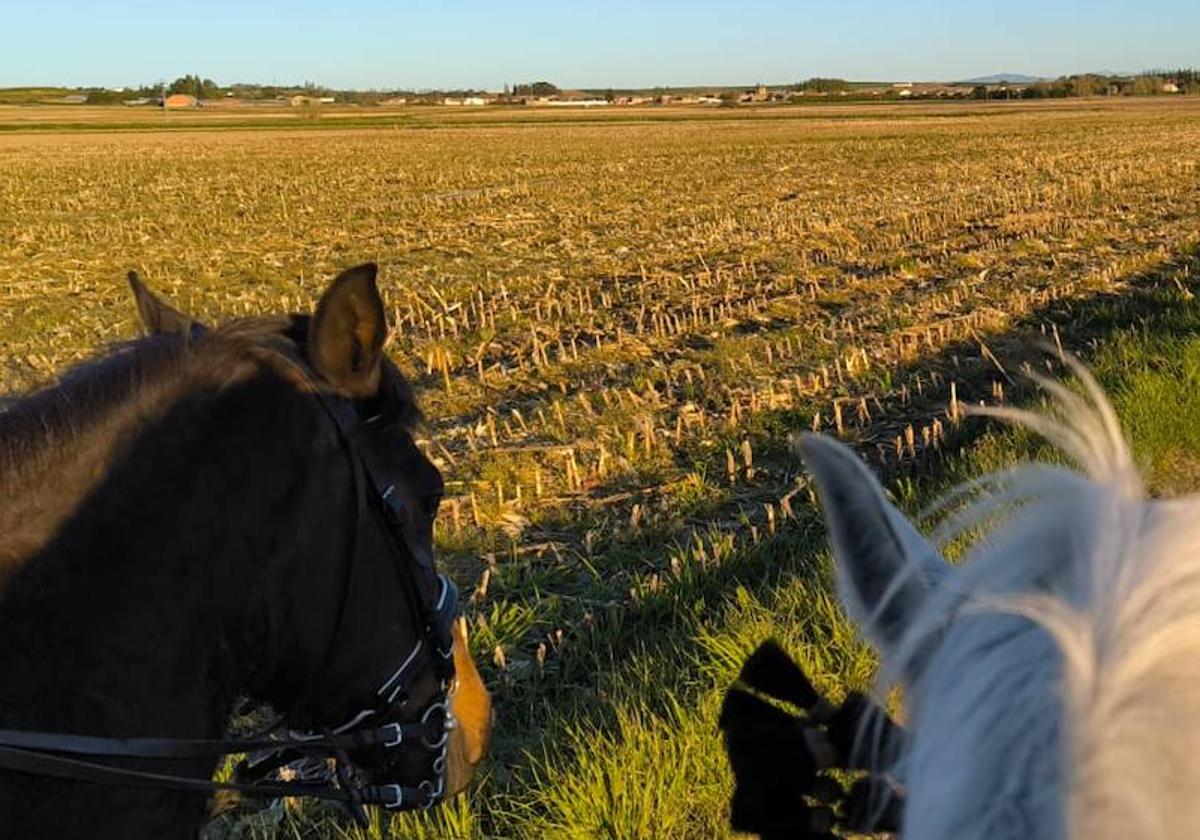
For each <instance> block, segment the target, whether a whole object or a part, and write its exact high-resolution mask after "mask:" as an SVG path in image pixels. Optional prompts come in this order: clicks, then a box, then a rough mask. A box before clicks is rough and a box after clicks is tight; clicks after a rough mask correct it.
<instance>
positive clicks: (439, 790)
mask: <svg viewBox="0 0 1200 840" xmlns="http://www.w3.org/2000/svg"><path fill="white" fill-rule="evenodd" d="M417 789H418V790H420V791H421V793H423V794H425V804H424V806H423V807H424V808H425V809H426V810H428V809H430V808H432V807H433V806H434V805H436V804H438V802H440V801H441V800H442V794H443V793H445V791H446V780H445V779H443V778H441V777H440V776H439V777H438V780H437V786H436V787H435V786H434V784H433V782H431V781H429V780H428V779H426V780H425V781H423V782H421V784H419V785H417Z"/></svg>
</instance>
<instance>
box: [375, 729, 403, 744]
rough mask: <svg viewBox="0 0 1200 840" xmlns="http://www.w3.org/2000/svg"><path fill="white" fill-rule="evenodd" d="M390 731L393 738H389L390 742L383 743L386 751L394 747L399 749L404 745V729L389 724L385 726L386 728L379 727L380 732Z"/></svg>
mask: <svg viewBox="0 0 1200 840" xmlns="http://www.w3.org/2000/svg"><path fill="white" fill-rule="evenodd" d="M389 730H390V731H391V733H392V736H391V738H389V739H388V740H386V741H384V742H383V748H384V749H391V748H392V747H398V746H400V744H402V743H403V742H404V727H402V726H401V725H400V724H398V723H388V724H385V725H384V726H381V727H379V731H380V732H387V731H389Z"/></svg>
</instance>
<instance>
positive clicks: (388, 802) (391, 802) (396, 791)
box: [377, 785, 404, 811]
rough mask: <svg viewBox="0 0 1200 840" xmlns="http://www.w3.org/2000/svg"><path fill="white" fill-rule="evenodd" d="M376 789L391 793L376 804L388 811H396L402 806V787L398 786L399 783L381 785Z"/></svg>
mask: <svg viewBox="0 0 1200 840" xmlns="http://www.w3.org/2000/svg"><path fill="white" fill-rule="evenodd" d="M377 790H380V791H386V792H388V793H390V794H391V797H389V798H387V799H383V800H381V801H380V802H378V803H377V804H379V805H381V806H382V807H384V808H386V809H387V810H389V811H398V810H400V809H401V808H403V807H404V788H402V787H400V785H382V786H380V787H378V788H377Z"/></svg>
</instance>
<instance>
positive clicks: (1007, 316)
mask: <svg viewBox="0 0 1200 840" xmlns="http://www.w3.org/2000/svg"><path fill="white" fill-rule="evenodd" d="M739 113H740V112H739ZM763 113H764V112H757V113H756V116H757V117H758V118H754V117H749V118H746V117H741V116H736V115H734V116H731V115H727V114H718V113H716V112H704V113H690V114H689V113H674V114H672V115H671V118H670V119H664V120H661V121H653V122H625V121H621V122H614V121H613V120H612V119H611V118H602V119H600V118H598V119H595V120H592V119H584V118H580V119H572V120H565V121H564V120H559V119H546V118H542V117H538V118H537V119H535V120H532V121H530V122H528V123H521V122H520V121H519V120H516V121H514V122H515V124H504V125H496V124H493V123H492V122H491V121H490V120H491V116H490V115H483V116H481V117H479V119H478V120H477V121H475V122H472V120H471V119H464V120H461V123H462V124H456V125H453V126H439V125H437V124H436V120H431V119H425V118H423V119H422V121H421V122H420V124H419V125H406V124H401V123H398V122H392V123H388V124H387V125H385V126H380V127H375V128H341V127H339V128H329V127H327V126H323V130H311V127H304V126H301V125H300V124H299V123H297V125H296V126H295V127H288V128H278V127H277V128H274V129H271V130H253V131H252V130H239V129H237V128H221V129H211V130H201V129H199V128H198V127H195V126H193V127H192V128H195V129H196V130H188V131H152V130H144V131H134V132H121V133H104V132H82V131H78V132H68V131H61V132H38V133H26V132H20V131H12V132H6V133H4V134H2V135H0V306H2V308H0V392H3V391H15V390H19V389H23V388H26V387H29V386H32V385H34V384H35V383H37V382H39V381H43V380H45V379H46V378H47V377H49V376H51V375H52V373H53V372H54V371H55V370H56V369H58V368H60V367H61V366H62V365H64V364H67V363H70V362H72V361H75V360H78V359H80V358H83V357H84V356H86V355H87V354H88V353H89V351H90V349H91V348H94V347H96V346H97V345H99V344H102V343H104V342H107V341H112V340H115V339H120V338H125V337H128V336H130V335H131V334H133V333H134V331H135V325H134V318H133V314H134V310H133V306H132V304H131V303H130V301H129V298H128V292H127V289H126V287H125V284H124V280H123V278H124V274H125V272H126V271H127V270H128V269H130V268H136V269H137V270H138V271H139V272H140V273H141V274H142V276H143V277H144V278H146V279H147V280H148V281H149V282H150V283H151V285H152V286H154V287H155V288H156V289H157V290H159V291H161V292H163V293H164V294H165V295H166V296H167V297H169V298H171V299H173V300H174V301H175V302H176V303H177V304H179V305H180V306H181V307H183V308H185V309H188V310H189V311H191V312H192V313H194V314H195V315H197V316H198V317H201V318H206V319H212V320H217V319H221V318H228V317H231V316H237V315H241V314H245V313H250V312H258V311H264V310H278V309H284V308H287V309H304V308H308V307H309V306H311V303H312V299H313V296H314V295H315V294H316V293H317V292H318V291H319V290H320V288H321V285H322V283H324V282H325V280H327V279H328V278H329V277H330V276H332V274H333V273H334V272H336V271H337V270H338V269H339V268H342V267H345V266H347V265H349V264H352V263H355V262H361V261H365V260H375V261H377V262H379V263H380V265H381V268H382V272H381V276H382V287H383V290H384V293H385V295H386V296H387V298H388V300H389V301H390V304H391V306H392V308H393V312H392V317H393V326H394V331H395V335H394V337H393V340H392V344H391V347H390V349H391V352H392V354H393V355H394V356H395V358H397V359H398V360H399V361H400V362H401V363H402V364H403V365H404V366H406V367H407V369H408V370H409V371H410V372H411V374H412V375H413V377H414V378H415V379H416V380H417V382H418V384H419V387H420V390H421V392H422V394H423V403H424V408H425V410H426V413H427V414H428V416H429V418H430V425H429V429H428V441H427V443H426V445H427V446H428V448H429V451H430V452H431V454H432V455H433V456H434V457H435V459H436V460H437V462H438V463H439V464H440V466H441V467H442V469H443V472H444V473H445V475H446V477H447V479H448V482H447V483H448V487H449V496H448V499H447V501H446V503H445V505H444V506H443V509H442V515H441V518H440V521H439V525H438V542H439V546H440V549H441V556H442V558H443V563H445V564H446V565H447V566H448V567H449V568H450V569H451V570H453V571H454V573H455V575H456V577H457V579H458V581H459V583H460V585H461V586H462V587H463V588H464V590H465V591H466V592H467V593H470V592H471V591H472V590H473V593H474V594H473V595H472V596H471V600H470V605H469V608H468V609H469V614H470V622H471V627H472V631H473V638H472V641H473V646H474V647H475V650H476V653H477V654H478V656H479V658H480V661H481V662H484V663H487V665H488V667H487V676H488V678H489V680H490V682H491V685H492V687H493V688H494V690H495V694H496V697H497V701H498V708H499V715H500V717H499V725H498V738H497V741H496V743H495V745H494V750H493V756H494V757H493V760H492V761H491V762H490V763H489V765H488V769H487V773H486V778H484V779H483V781H482V783H481V784H480V785H479V786H477V788H476V789H475V790H474V791H473V793H472V794H471V796H470V797H467V798H464V799H461V800H459V801H457V802H456V803H454V804H453V805H451V806H448V807H446V808H443V809H442V810H440V811H439V812H437V813H435V814H431V815H429V816H427V817H423V818H420V819H412V818H407V819H404V820H397V821H396V826H395V827H396V829H397V831H398V832H399V833H400V834H401V836H404V835H405V834H406V833H407V834H408V835H413V836H464V837H518V836H519V837H526V836H528V837H536V836H539V835H544V836H579V837H593V836H612V837H640V836H655V837H713V836H723V835H724V834H726V833H727V829H726V828H725V827H724V825H723V823H724V814H723V808H724V803H725V799H726V796H727V794H728V788H729V781H728V778H727V771H726V769H725V766H724V761H723V758H722V756H721V752H720V748H719V740H718V738H717V735H716V732H715V722H714V721H715V711H716V707H717V704H718V701H719V690H720V689H721V688H723V687H724V685H726V684H727V683H728V682H729V680H730V679H731V676H732V674H734V673H735V672H736V667H737V664H738V662H739V661H740V657H741V656H742V655H744V654H745V653H746V652H748V650H749V649H750V647H751V646H752V645H753V644H754V643H755V642H757V641H759V640H760V639H761V638H762V637H765V636H766V635H771V634H774V635H777V636H779V637H781V638H783V639H785V640H786V641H787V642H788V643H789V644H790V646H791V648H792V649H793V650H794V651H795V652H796V653H798V654H799V656H800V658H801V660H802V661H804V663H805V664H806V666H808V667H809V668H810V669H811V670H812V671H813V672H815V673H816V674H817V675H818V676H819V677H820V680H821V682H822V685H823V687H824V688H826V689H828V690H829V691H831V692H832V693H833V694H835V695H839V694H840V693H842V692H843V691H844V690H845V689H846V688H847V687H848V686H863V685H865V684H867V683H868V682H869V680H870V677H871V673H872V668H873V661H872V659H871V657H870V655H869V654H868V653H867V652H866V651H864V650H863V649H862V648H861V647H860V646H859V645H858V644H857V643H856V642H855V640H854V638H853V635H852V632H851V631H850V629H849V628H848V627H847V626H846V625H845V624H844V623H842V621H841V619H840V618H839V616H838V613H837V610H836V608H835V607H834V606H833V605H832V601H831V598H830V595H829V591H828V572H827V568H826V561H825V559H824V557H823V553H822V549H821V541H822V536H821V531H820V528H819V525H818V524H817V520H816V518H815V514H814V510H813V507H812V501H811V498H810V494H809V491H808V488H807V485H806V484H805V480H804V479H803V477H802V473H801V470H800V467H799V464H798V463H797V461H796V460H795V459H794V458H793V457H792V456H791V455H790V454H789V450H788V435H789V433H791V432H795V431H799V430H802V429H810V428H816V429H821V430H824V431H827V432H831V433H835V434H840V435H842V436H843V437H844V438H846V439H849V440H852V441H855V442H857V443H858V444H860V446H861V447H862V449H863V451H864V452H865V453H866V454H867V455H868V456H869V457H870V458H872V459H874V462H875V463H876V464H877V465H878V466H879V467H880V468H881V469H883V470H885V471H887V472H888V473H889V475H890V476H891V478H892V480H893V481H894V482H895V487H896V489H897V492H898V494H899V495H900V496H901V498H902V499H903V500H904V501H906V502H910V503H914V504H915V503H917V502H919V501H920V500H921V499H923V498H927V497H928V494H929V492H931V487H933V486H935V485H937V484H939V483H940V482H943V481H944V480H946V479H947V476H948V475H961V474H964V473H968V472H970V470H971V469H972V468H973V467H977V466H979V465H981V464H987V465H992V464H994V463H995V462H996V461H997V460H1003V458H1002V456H999V455H996V454H995V451H998V450H999V449H1003V447H1002V446H1001V445H1000V444H996V443H995V442H994V441H995V439H993V438H985V440H984V444H980V443H979V442H977V441H975V440H974V435H975V433H974V432H973V431H972V429H971V427H969V425H964V424H962V422H961V403H963V402H966V401H975V400H979V399H989V400H992V399H1012V398H1014V396H1016V395H1017V394H1016V392H1017V391H1019V390H1020V388H1019V383H1020V380H1019V371H1018V370H1017V367H1018V366H1019V365H1020V364H1022V363H1025V361H1026V360H1028V359H1030V358H1032V357H1031V356H1029V355H1028V354H1027V353H1025V352H1024V350H1023V348H1024V349H1027V346H1028V342H1029V340H1030V339H1031V338H1033V337H1039V338H1040V337H1043V336H1044V337H1045V340H1046V341H1048V342H1050V343H1051V344H1053V343H1054V342H1055V341H1057V342H1059V343H1061V344H1065V345H1067V347H1068V349H1070V348H1075V349H1077V350H1081V351H1083V352H1085V354H1086V353H1088V352H1089V351H1091V350H1094V349H1095V348H1096V347H1102V346H1106V344H1105V343H1106V342H1109V341H1111V340H1112V336H1113V335H1114V334H1116V333H1119V332H1120V331H1121V330H1122V329H1125V328H1127V327H1129V326H1130V325H1133V324H1136V323H1140V324H1142V326H1143V329H1145V328H1146V327H1145V325H1146V324H1152V323H1158V321H1157V320H1155V319H1161V318H1162V317H1164V315H1163V312H1164V311H1166V310H1168V309H1170V308H1171V307H1174V306H1176V305H1178V306H1179V307H1187V308H1188V311H1189V312H1191V311H1192V309H1194V305H1193V304H1192V303H1191V302H1190V301H1191V296H1192V290H1193V286H1195V285H1197V284H1200V276H1197V275H1198V274H1200V270H1198V268H1200V267H1198V265H1197V260H1196V257H1195V252H1194V249H1195V247H1196V243H1197V241H1198V234H1200V152H1198V151H1197V150H1198V149H1200V102H1190V101H1178V102H1172V103H1163V102H1123V103H1121V104H1119V105H1110V104H1107V103H1104V104H1098V103H1089V102H1083V103H1073V104H1070V105H1066V106H1061V105H1060V106H1055V107H1036V108H1023V107H1009V108H996V107H985V108H973V107H971V106H969V105H963V106H954V107H946V106H941V107H929V108H923V107H920V106H912V107H904V108H888V109H875V108H865V107H864V108H841V109H821V110H817V109H794V110H773V111H771V112H769V113H770V118H769V119H768V118H763ZM318 123H320V121H318ZM418 128H419V129H420V130H417V129H418ZM1138 319H1141V320H1140V321H1139V320H1138ZM1192 323H1193V322H1189V324H1192ZM1092 355H1093V356H1094V357H1096V358H1099V356H1098V355H1097V354H1092ZM1101 355H1102V354H1101ZM1035 362H1036V363H1037V364H1046V365H1048V366H1049V367H1051V368H1052V369H1055V363H1054V361H1053V359H1047V360H1042V359H1040V358H1037V359H1035ZM989 440H992V441H993V442H992V444H990V445H991V447H992V448H991V449H990V450H987V452H990V453H991V454H987V453H986V452H985V454H984V455H979V454H978V451H979V447H980V446H981V445H982V446H984V449H986V448H987V445H988V444H987V442H988V441H989ZM963 445H970V446H971V447H973V449H972V451H973V452H975V453H976V454H974V455H970V456H967V457H964V458H959V457H958V456H954V457H952V458H950V459H949V461H950V462H951V466H949V467H947V466H946V463H947V459H946V458H944V457H943V455H944V454H945V453H947V452H956V451H958V449H959V448H960V447H961V446H963ZM1006 451H1007V450H1006ZM1004 457H1007V456H1004ZM918 477H920V478H921V479H922V480H921V481H917V480H916V479H917V478H918ZM277 832H279V833H282V834H283V836H293V837H342V836H351V837H357V836H360V833H359V832H357V831H356V830H354V829H351V828H347V827H345V825H344V824H343V823H340V822H337V821H335V820H334V819H332V818H331V817H330V816H329V815H328V814H326V813H324V812H321V811H320V810H319V809H313V808H305V809H303V810H302V811H301V812H299V813H298V814H292V815H290V816H286V815H284V814H283V813H282V812H280V811H269V812H264V813H260V814H257V815H254V816H245V815H242V814H235V815H227V816H226V817H224V818H222V819H221V820H219V821H217V822H216V823H214V825H213V828H212V833H213V835H214V836H268V835H274V834H275V833H277Z"/></svg>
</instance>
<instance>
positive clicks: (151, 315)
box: [129, 271, 203, 336]
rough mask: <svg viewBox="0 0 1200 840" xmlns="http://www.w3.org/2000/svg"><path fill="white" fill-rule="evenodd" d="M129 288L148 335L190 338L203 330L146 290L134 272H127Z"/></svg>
mask: <svg viewBox="0 0 1200 840" xmlns="http://www.w3.org/2000/svg"><path fill="white" fill-rule="evenodd" d="M129 287H130V288H131V289H133V299H134V300H135V301H136V302H137V308H138V314H139V315H141V316H142V323H143V324H144V325H145V327H146V332H147V333H149V334H150V335H183V336H191V335H192V334H193V333H194V332H196V331H199V330H201V329H203V328H202V327H201V326H200V324H198V323H197V322H195V321H193V320H192V319H191V318H189V317H188V316H187V315H184V314H183V313H182V312H180V311H179V310H178V309H176V308H175V307H173V306H171V305H170V304H168V303H165V302H164V301H162V300H161V299H160V298H159V297H158V296H157V295H155V294H154V293H153V292H151V291H150V290H149V289H147V288H146V284H145V283H143V282H142V280H141V278H140V277H138V276H137V272H136V271H131V272H129Z"/></svg>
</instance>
